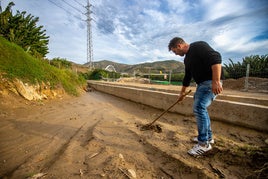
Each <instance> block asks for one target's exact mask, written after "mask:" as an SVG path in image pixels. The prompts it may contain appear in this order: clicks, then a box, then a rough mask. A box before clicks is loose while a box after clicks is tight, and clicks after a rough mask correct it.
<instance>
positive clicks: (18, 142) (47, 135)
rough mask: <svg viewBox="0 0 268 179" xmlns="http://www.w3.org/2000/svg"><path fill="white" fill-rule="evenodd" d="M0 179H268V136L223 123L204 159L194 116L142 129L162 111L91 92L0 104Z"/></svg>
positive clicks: (218, 125) (169, 119) (167, 117)
mask: <svg viewBox="0 0 268 179" xmlns="http://www.w3.org/2000/svg"><path fill="white" fill-rule="evenodd" d="M0 109H1V110H0V178H14V179H17V178H57V179H59V178H62V179H63V178H64V179H66V178H90V179H91V178H92V179H98V178H100V179H102V178H111V179H115V178H116V179H127V178H139V179H140V178H144V179H168V178H174V179H177V178H184V179H185V178H186V179H187V178H189V179H192V178H193V179H194V178H232V179H233V178H267V176H268V149H267V146H268V145H267V143H265V141H266V142H267V139H268V134H267V133H264V132H260V131H255V130H251V129H247V128H242V127H239V126H232V125H231V124H225V123H221V122H217V121H213V122H212V129H213V131H214V137H215V144H213V150H212V151H211V152H209V153H208V154H206V155H205V156H202V157H198V158H195V157H192V156H189V155H188V154H187V151H188V150H189V149H190V148H192V146H193V145H194V143H193V142H191V140H190V139H191V138H192V137H194V136H196V135H197V131H196V123H195V119H194V118H193V117H189V116H188V117H187V116H183V115H179V114H175V113H167V114H165V115H164V116H163V117H162V118H161V119H160V120H158V121H157V124H158V125H159V126H160V127H161V129H162V132H160V133H158V132H156V131H153V130H146V131H141V130H140V128H139V127H140V126H141V125H143V124H147V123H149V122H151V121H152V120H153V119H155V118H156V117H157V116H158V115H159V114H160V113H161V112H162V111H161V110H157V109H154V108H151V107H148V106H144V105H142V104H137V103H133V102H130V101H126V100H124V99H121V98H117V97H114V96H111V95H108V94H103V93H100V92H97V91H92V92H88V93H84V94H82V95H81V96H80V97H65V98H62V99H57V100H53V101H41V102H29V101H26V100H24V99H22V98H18V97H17V96H12V95H10V96H9V97H8V98H6V97H5V98H1V99H0Z"/></svg>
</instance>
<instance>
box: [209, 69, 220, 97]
mask: <svg viewBox="0 0 268 179" xmlns="http://www.w3.org/2000/svg"><path fill="white" fill-rule="evenodd" d="M211 68H212V92H213V93H214V94H215V95H217V94H220V93H221V92H222V90H223V88H222V84H221V82H220V78H221V70H222V68H221V64H215V65H212V67H211Z"/></svg>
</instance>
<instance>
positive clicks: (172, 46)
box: [168, 37, 185, 51]
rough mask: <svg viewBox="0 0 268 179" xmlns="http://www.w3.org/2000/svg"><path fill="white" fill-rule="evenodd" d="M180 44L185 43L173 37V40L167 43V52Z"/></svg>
mask: <svg viewBox="0 0 268 179" xmlns="http://www.w3.org/2000/svg"><path fill="white" fill-rule="evenodd" d="M182 43H185V41H184V40H183V39H182V38H180V37H174V38H173V39H171V40H170V41H169V44H168V50H169V51H170V50H171V48H175V47H176V46H177V44H182Z"/></svg>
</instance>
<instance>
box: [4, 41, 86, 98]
mask: <svg viewBox="0 0 268 179" xmlns="http://www.w3.org/2000/svg"><path fill="white" fill-rule="evenodd" d="M0 74H1V75H4V76H5V77H7V78H9V79H14V78H18V79H21V80H22V81H23V82H29V83H31V84H35V83H41V82H45V83H49V84H50V85H51V87H52V88H55V87H57V86H59V85H60V86H62V87H63V88H64V89H65V91H66V92H67V93H69V94H72V95H78V92H77V87H78V86H81V85H84V84H85V79H84V78H83V77H82V76H78V75H76V74H75V73H73V72H72V71H71V70H69V69H58V68H56V67H54V66H52V65H49V64H48V62H47V61H45V60H40V59H36V58H34V57H32V56H31V55H30V54H28V53H26V52H25V51H24V50H23V49H22V48H21V47H19V46H18V45H16V44H14V43H10V42H8V41H7V40H6V39H4V38H3V37H0Z"/></svg>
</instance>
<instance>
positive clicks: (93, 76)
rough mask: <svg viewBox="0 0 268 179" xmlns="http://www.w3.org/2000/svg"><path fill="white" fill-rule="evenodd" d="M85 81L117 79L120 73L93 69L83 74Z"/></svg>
mask: <svg viewBox="0 0 268 179" xmlns="http://www.w3.org/2000/svg"><path fill="white" fill-rule="evenodd" d="M83 76H84V78H85V79H88V80H101V79H109V78H110V79H118V78H120V73H116V72H109V71H106V70H103V69H95V70H93V71H89V72H88V73H84V74H83Z"/></svg>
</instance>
